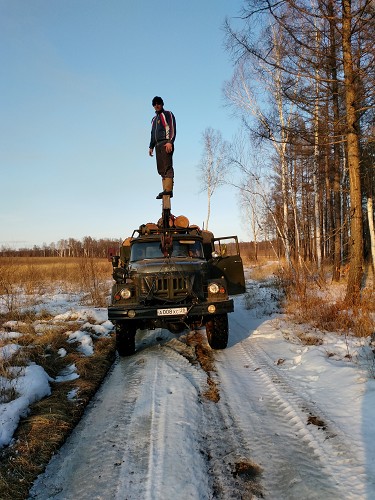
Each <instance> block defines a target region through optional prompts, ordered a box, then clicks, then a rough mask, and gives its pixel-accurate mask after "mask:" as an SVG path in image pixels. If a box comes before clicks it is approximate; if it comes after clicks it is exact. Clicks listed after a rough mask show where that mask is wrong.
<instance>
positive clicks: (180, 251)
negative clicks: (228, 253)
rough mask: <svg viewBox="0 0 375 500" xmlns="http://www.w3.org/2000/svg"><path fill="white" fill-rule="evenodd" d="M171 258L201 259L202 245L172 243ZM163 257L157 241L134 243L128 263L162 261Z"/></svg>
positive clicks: (198, 242)
mask: <svg viewBox="0 0 375 500" xmlns="http://www.w3.org/2000/svg"><path fill="white" fill-rule="evenodd" d="M172 257H185V258H186V257H190V258H195V259H203V249H202V243H201V242H200V241H195V242H194V244H191V243H189V244H186V243H181V242H179V241H178V240H174V241H173V252H172ZM163 258H164V255H163V253H162V251H161V249H160V242H159V241H150V242H148V241H146V242H142V243H141V242H139V243H137V242H135V243H133V244H132V248H131V254H130V261H131V262H134V261H137V260H143V259H163Z"/></svg>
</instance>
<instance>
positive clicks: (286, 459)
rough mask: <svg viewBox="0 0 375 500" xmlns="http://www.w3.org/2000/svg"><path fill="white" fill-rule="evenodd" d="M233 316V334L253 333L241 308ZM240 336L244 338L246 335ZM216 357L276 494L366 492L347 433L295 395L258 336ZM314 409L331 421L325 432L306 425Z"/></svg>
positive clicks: (239, 423) (237, 418) (228, 395)
mask: <svg viewBox="0 0 375 500" xmlns="http://www.w3.org/2000/svg"><path fill="white" fill-rule="evenodd" d="M233 316H234V317H233V318H232V329H233V330H234V333H235V332H236V330H237V331H238V330H241V329H242V330H246V331H247V332H248V328H247V327H244V326H242V324H241V322H239V321H238V319H237V318H236V313H234V315H233ZM238 337H239V338H240V337H241V338H243V334H242V333H241V334H239V335H238ZM215 357H216V360H217V363H216V365H217V368H218V373H219V378H220V380H221V391H223V392H224V393H225V399H226V400H227V401H229V402H230V405H231V409H230V411H231V413H232V416H233V420H234V422H235V424H234V425H235V427H238V428H240V429H242V430H243V431H244V433H245V436H246V437H245V440H244V443H246V447H248V448H249V449H251V450H252V456H253V457H254V459H255V460H256V461H257V462H258V463H260V464H261V465H262V467H263V468H264V473H263V477H264V482H265V487H266V489H267V490H268V492H269V494H270V496H271V498H281V497H282V498H288V499H293V498H306V499H315V498H316V499H318V498H322V496H324V498H332V499H337V498H348V499H349V498H359V497H364V496H365V489H364V484H363V482H362V481H361V476H362V475H364V473H365V470H364V468H363V466H362V463H361V461H360V460H359V459H358V458H357V457H356V456H355V455H353V450H352V449H349V448H348V446H347V445H346V443H345V437H344V436H342V435H341V433H340V431H339V430H338V429H336V428H335V427H334V425H333V424H332V423H331V422H329V420H328V419H327V418H326V417H325V416H323V413H322V412H321V411H320V409H319V408H317V407H316V405H313V404H312V403H311V402H310V401H308V400H306V399H304V398H303V397H302V396H300V395H297V394H296V392H295V390H294V389H293V387H292V386H291V384H290V382H288V381H287V380H286V378H284V377H283V376H282V375H281V374H280V373H278V372H277V371H276V369H275V367H274V364H273V361H272V360H271V359H270V358H269V356H268V355H267V353H266V352H265V351H263V350H262V349H261V348H260V347H259V346H257V345H256V338H254V337H253V338H248V339H246V341H244V342H239V343H237V344H235V345H234V346H233V347H231V348H230V350H228V351H226V352H223V353H218V354H217V355H216V356H215ZM229 374H230V376H228V375H229ZM244 384H245V385H246V387H247V388H248V391H249V392H248V399H247V400H246V401H243V400H241V398H240V396H239V395H240V394H243V392H242V393H241V392H240V391H238V387H240V386H241V385H243V386H244ZM236 387H237V390H236ZM244 408H246V411H244ZM309 412H310V413H311V414H313V415H317V416H319V417H321V418H322V420H323V421H324V422H325V423H328V422H329V424H328V429H327V431H326V432H323V431H322V430H320V429H318V428H317V427H315V426H308V427H307V415H308V413H309ZM275 429H277V431H276V432H275ZM344 465H347V467H344Z"/></svg>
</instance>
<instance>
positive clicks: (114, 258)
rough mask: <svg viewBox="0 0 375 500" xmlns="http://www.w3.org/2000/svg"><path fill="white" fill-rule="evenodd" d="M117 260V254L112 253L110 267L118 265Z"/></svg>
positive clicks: (118, 258) (118, 257)
mask: <svg viewBox="0 0 375 500" xmlns="http://www.w3.org/2000/svg"><path fill="white" fill-rule="evenodd" d="M119 260H120V256H119V255H112V267H113V268H115V267H118V263H119Z"/></svg>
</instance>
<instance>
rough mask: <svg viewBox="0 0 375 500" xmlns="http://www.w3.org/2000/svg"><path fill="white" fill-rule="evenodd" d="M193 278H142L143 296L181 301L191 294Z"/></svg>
mask: <svg viewBox="0 0 375 500" xmlns="http://www.w3.org/2000/svg"><path fill="white" fill-rule="evenodd" d="M193 280H194V277H193V276H164V277H162V278H160V277H158V276H147V277H144V278H141V294H142V295H143V296H148V297H149V298H151V297H160V298H167V299H172V300H173V299H174V300H177V299H181V298H184V297H186V296H187V295H189V294H190V293H191V290H192V284H193Z"/></svg>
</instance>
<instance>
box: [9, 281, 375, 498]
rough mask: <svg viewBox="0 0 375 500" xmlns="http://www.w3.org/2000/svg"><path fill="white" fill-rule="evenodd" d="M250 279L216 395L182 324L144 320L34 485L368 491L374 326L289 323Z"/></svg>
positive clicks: (280, 492)
mask: <svg viewBox="0 0 375 500" xmlns="http://www.w3.org/2000/svg"><path fill="white" fill-rule="evenodd" d="M247 286H248V295H245V296H240V297H237V298H236V299H235V312H234V313H232V314H231V315H230V341H229V345H228V348H227V349H225V350H224V351H221V352H219V351H217V352H215V353H214V361H215V366H216V371H215V372H211V373H210V378H209V381H210V382H211V384H212V383H213V382H214V383H216V384H217V386H218V389H219V394H220V400H219V401H218V402H217V403H215V402H213V401H210V400H208V399H207V398H205V397H204V394H205V392H206V391H207V389H208V377H207V373H206V372H204V371H203V369H202V368H201V367H200V365H199V364H197V363H194V352H193V349H192V348H191V347H189V345H186V338H187V336H188V334H187V333H186V332H185V333H184V334H183V335H182V336H180V337H175V336H173V335H172V334H170V333H168V332H166V331H164V330H156V331H154V332H139V333H138V334H137V353H136V354H135V355H134V356H132V357H130V358H124V359H118V360H117V361H116V362H115V364H114V366H113V368H112V370H111V372H110V373H109V375H108V376H107V378H106V380H105V381H104V383H103V385H102V387H101V389H100V390H99V391H98V393H97V395H96V397H95V398H94V399H93V401H92V402H91V404H90V405H89V407H88V408H87V411H86V413H85V415H84V418H83V419H82V420H81V422H80V423H79V425H78V426H77V428H76V430H75V432H74V433H73V434H72V435H71V437H70V438H69V439H68V441H67V442H66V444H65V445H64V446H63V447H62V449H61V450H60V452H59V453H57V454H56V456H55V457H54V458H53V459H52V460H51V462H50V464H49V466H48V467H47V469H46V472H45V473H44V474H43V475H41V476H39V478H38V480H37V481H36V482H35V484H34V486H33V488H32V490H31V493H30V498H33V499H39V500H41V499H49V498H54V499H64V500H67V499H77V498H79V499H91V498H97V499H141V498H142V499H163V500H169V499H171V500H172V499H176V498H178V499H210V498H222V499H229V498H236V499H238V498H251V495H253V496H254V497H255V498H257V497H258V498H261V497H264V498H270V499H301V498H303V499H321V498H325V499H339V498H340V499H341V498H345V499H351V498H353V499H358V498H360V499H371V498H375V451H374V447H373V442H374V438H375V427H374V425H373V422H374V419H375V390H374V389H375V380H374V376H375V363H374V360H373V356H372V352H371V350H370V348H369V347H368V344H369V339H355V338H351V337H345V336H341V335H336V334H334V333H329V334H327V333H326V334H323V333H321V332H318V331H316V330H312V329H310V328H308V327H304V326H303V325H294V324H292V323H291V322H289V321H288V320H287V318H285V317H284V316H283V315H281V314H278V313H277V307H276V302H275V299H276V293H275V290H274V289H273V288H272V287H270V286H269V282H263V283H255V282H253V281H251V280H249V281H248V285H247ZM250 299H251V300H250ZM68 311H69V312H66V318H69V317H71V315H72V314H73V313H74V312H77V314H81V312H79V311H78V309H75V308H74V306H73V305H72V304H71V303H70V304H69V306H68ZM56 312H58V311H56ZM90 317H92V316H90ZM101 320H103V321H101V323H100V322H99V321H98V322H97V327H98V326H100V324H101V325H102V326H103V325H104V326H103V331H108V330H107V328H108V323H106V322H105V318H104V317H101ZM12 331H13V333H14V334H16V333H17V328H16V326H15V327H14V328H13V329H12ZM3 333H4V334H5V332H3ZM202 333H203V331H202ZM16 338H17V336H16V335H15V337H14V338H13V339H12V342H13V343H14V345H15V346H16V345H17V344H16ZM301 338H302V339H305V341H302V340H301ZM306 339H309V340H308V344H307V345H306ZM316 339H317V340H316ZM313 340H314V341H315V344H314V343H313ZM11 349H12V348H9V349H8V352H7V353H5V352H3V353H2V355H3V356H10V355H11V352H10V351H11ZM30 368H31V367H30ZM39 375H40V374H39ZM39 375H37V374H36V373H35V379H36V378H37V376H39ZM42 378H43V377H42ZM43 386H44V387H45V388H46V393H48V378H47V379H46V378H45V377H44V379H43ZM16 401H17V400H16ZM3 406H4V405H0V410H1V408H2V407H3ZM4 425H5V424H4V420H3V422H2V427H3V426H4Z"/></svg>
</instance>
